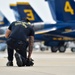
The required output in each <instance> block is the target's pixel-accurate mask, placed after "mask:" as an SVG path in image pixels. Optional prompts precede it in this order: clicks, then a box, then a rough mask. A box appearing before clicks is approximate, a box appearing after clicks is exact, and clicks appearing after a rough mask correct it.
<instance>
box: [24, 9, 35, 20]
mask: <svg viewBox="0 0 75 75" xmlns="http://www.w3.org/2000/svg"><path fill="white" fill-rule="evenodd" d="M24 12H25V13H27V18H28V19H29V20H30V21H31V20H32V21H33V20H34V15H33V12H32V10H30V9H26V10H24Z"/></svg>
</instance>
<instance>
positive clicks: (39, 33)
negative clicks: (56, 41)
mask: <svg viewBox="0 0 75 75" xmlns="http://www.w3.org/2000/svg"><path fill="white" fill-rule="evenodd" d="M44 33H46V32H35V34H44Z"/></svg>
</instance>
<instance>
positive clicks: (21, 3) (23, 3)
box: [17, 2, 29, 5]
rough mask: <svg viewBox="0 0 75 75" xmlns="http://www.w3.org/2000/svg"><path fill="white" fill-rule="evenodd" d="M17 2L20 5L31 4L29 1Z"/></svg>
mask: <svg viewBox="0 0 75 75" xmlns="http://www.w3.org/2000/svg"><path fill="white" fill-rule="evenodd" d="M17 4H18V5H19V4H20V5H29V2H17Z"/></svg>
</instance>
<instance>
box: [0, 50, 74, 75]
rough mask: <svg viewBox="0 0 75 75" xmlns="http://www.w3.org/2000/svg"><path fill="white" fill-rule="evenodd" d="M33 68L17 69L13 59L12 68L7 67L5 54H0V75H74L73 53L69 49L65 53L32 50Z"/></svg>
mask: <svg viewBox="0 0 75 75" xmlns="http://www.w3.org/2000/svg"><path fill="white" fill-rule="evenodd" d="M32 58H33V59H34V66H31V67H26V66H25V67H18V66H17V65H16V61H15V57H14V61H13V63H14V66H13V67H7V66H6V63H7V53H6V51H5V52H0V75H75V52H74V53H73V52H71V51H70V50H69V49H67V51H66V52H65V53H59V52H57V53H51V52H50V50H49V51H40V50H38V51H37V50H34V51H33V54H32Z"/></svg>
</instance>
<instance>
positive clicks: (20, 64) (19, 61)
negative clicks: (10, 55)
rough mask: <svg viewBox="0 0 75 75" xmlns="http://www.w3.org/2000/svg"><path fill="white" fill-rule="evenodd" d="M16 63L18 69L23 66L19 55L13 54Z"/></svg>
mask: <svg viewBox="0 0 75 75" xmlns="http://www.w3.org/2000/svg"><path fill="white" fill-rule="evenodd" d="M15 58H16V63H17V65H18V66H19V67H21V66H22V65H23V62H22V58H21V55H20V54H19V53H15Z"/></svg>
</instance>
